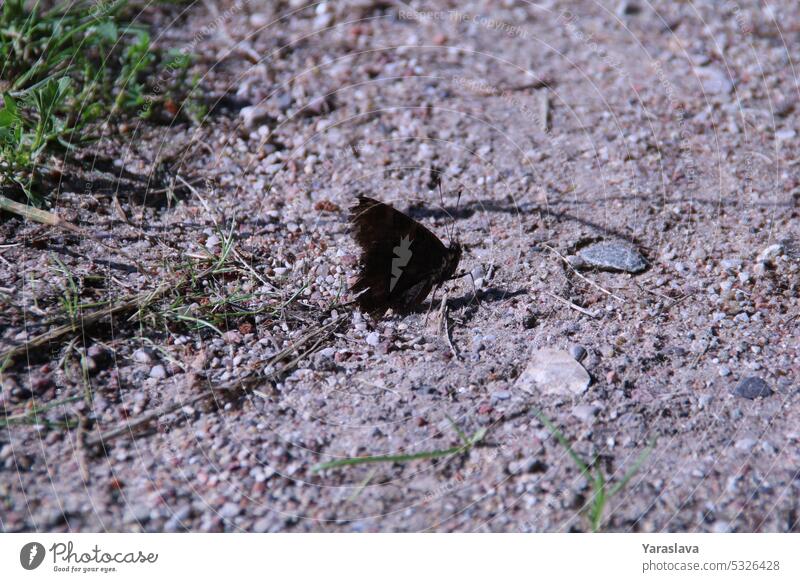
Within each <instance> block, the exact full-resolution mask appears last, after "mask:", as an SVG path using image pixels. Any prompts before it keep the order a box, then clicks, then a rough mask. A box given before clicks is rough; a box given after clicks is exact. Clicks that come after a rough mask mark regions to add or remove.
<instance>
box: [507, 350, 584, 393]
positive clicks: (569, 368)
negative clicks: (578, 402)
mask: <svg viewBox="0 0 800 582" xmlns="http://www.w3.org/2000/svg"><path fill="white" fill-rule="evenodd" d="M590 382H591V378H590V377H589V372H587V371H586V369H585V368H584V367H583V366H581V365H580V364H579V363H578V362H576V361H575V358H573V357H572V356H571V355H570V354H569V352H567V351H564V350H554V349H552V348H544V349H541V350H539V351H537V352H535V353H534V354H533V356H532V358H531V361H530V362H528V367H527V368H525V371H524V372H522V374H521V375H520V377H519V378H517V382H516V384H515V385H516V386H517V387H519V388H521V389H522V390H525V391H526V392H530V393H533V394H560V395H566V396H578V395H580V394H583V393H584V392H586V389H587V388H589V384H590Z"/></svg>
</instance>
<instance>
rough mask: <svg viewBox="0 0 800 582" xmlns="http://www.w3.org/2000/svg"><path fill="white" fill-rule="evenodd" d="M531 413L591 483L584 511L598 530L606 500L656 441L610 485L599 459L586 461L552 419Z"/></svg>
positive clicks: (635, 470)
mask: <svg viewBox="0 0 800 582" xmlns="http://www.w3.org/2000/svg"><path fill="white" fill-rule="evenodd" d="M533 413H534V414H535V415H536V418H538V419H539V421H540V422H541V423H542V424H544V426H545V427H546V428H547V430H549V431H550V433H551V434H552V435H553V436H554V437H555V438H556V440H557V441H558V443H559V444H560V445H561V446H562V447H564V449H566V451H567V454H568V455H569V457H570V459H572V461H573V462H574V463H575V465H577V467H578V469H580V471H581V475H582V476H585V477H586V478H587V479H589V481H590V482H591V484H592V496H591V498H590V499H589V500H588V501H587V502H586V505H584V508H583V510H584V512H585V515H586V517H587V519H588V521H589V525H590V527H591V528H592V531H594V532H597V531H600V528H601V527H602V525H603V521H604V514H605V509H606V506H607V505H608V502H609V501H610V500H611V498H613V497H614V496H616V495H617V494H619V493H620V491H622V490H623V489H624V488H625V487H626V486H627V485H628V483H629V482H630V480H631V479H632V478H633V477H634V475H636V473H638V472H639V469H640V468H641V467H642V465H643V464H644V462H645V461H646V460H647V458H648V457H649V456H650V454H651V453H652V452H653V449H654V448H655V445H656V442H655V439H653V440H651V441H650V442H649V443H648V445H647V447H646V448H645V449H644V451H642V452H641V454H640V455H639V457H638V458H637V459H636V461H635V462H634V463H633V465H632V466H631V468H630V469H629V470H628V471H627V473H625V475H623V477H622V479H620V480H619V481H617V482H616V483H614V485H611V484H610V483H609V482H608V479H607V477H606V475H605V474H604V473H603V469H602V468H601V467H600V465H599V462H598V461H599V459H598V458H595V459H594V460H593V461H591V462H587V461H585V460H584V459H582V458H581V457H580V455H578V453H576V452H575V449H573V448H572V445H571V444H570V443H569V441H568V440H567V439H566V437H565V436H564V435H563V433H562V432H561V431H560V430H558V428H556V426H555V425H554V424H553V423H552V421H551V420H550V419H549V418H548V417H547V416H546V415H545V414H544V413H543V412H541V411H540V410H537V409H534V410H533Z"/></svg>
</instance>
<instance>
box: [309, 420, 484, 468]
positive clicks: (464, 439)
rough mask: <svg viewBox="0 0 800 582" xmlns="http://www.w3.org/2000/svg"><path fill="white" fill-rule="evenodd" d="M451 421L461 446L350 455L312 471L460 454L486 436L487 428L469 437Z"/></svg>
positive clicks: (318, 466)
mask: <svg viewBox="0 0 800 582" xmlns="http://www.w3.org/2000/svg"><path fill="white" fill-rule="evenodd" d="M448 420H450V423H451V424H452V425H453V427H454V428H455V430H456V433H457V434H458V437H459V438H460V439H461V444H460V445H459V446H455V447H450V448H447V449H437V450H433V451H421V452H419V453H410V454H399V455H377V456H368V457H350V458H347V459H337V460H335V461H328V462H327V463H320V464H319V465H315V466H314V467H313V468H312V469H311V471H312V472H314V473H317V472H319V471H324V470H326V469H335V468H336V467H347V466H350V465H364V464H368V463H407V462H409V461H418V460H421V459H437V458H440V457H449V456H452V455H459V454H462V453H466V452H467V451H469V450H470V449H471V448H472V447H474V446H475V445H477V444H478V443H479V442H481V441H482V440H483V437H485V436H486V429H485V428H481V429H478V430H477V431H475V433H474V434H473V435H472V436H471V437H468V436H467V435H466V434H465V433H464V432H463V431H462V430H461V429H460V428H459V427H458V426H457V425H456V424H455V423H454V422H453V421H452V420H451V419H448Z"/></svg>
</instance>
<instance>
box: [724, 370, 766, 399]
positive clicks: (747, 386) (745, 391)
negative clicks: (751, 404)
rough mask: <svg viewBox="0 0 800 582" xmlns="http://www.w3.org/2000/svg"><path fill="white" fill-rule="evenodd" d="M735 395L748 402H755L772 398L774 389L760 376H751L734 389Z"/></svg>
mask: <svg viewBox="0 0 800 582" xmlns="http://www.w3.org/2000/svg"><path fill="white" fill-rule="evenodd" d="M733 393H734V394H736V396H741V397H742V398H747V399H748V400H755V399H756V398H766V397H767V396H772V388H770V387H769V384H767V383H766V382H765V381H764V380H762V379H761V378H759V377H758V376H750V377H749V378H744V379H742V381H741V382H739V383H738V384H737V385H736V388H734V390H733Z"/></svg>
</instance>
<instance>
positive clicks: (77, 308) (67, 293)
mask: <svg viewBox="0 0 800 582" xmlns="http://www.w3.org/2000/svg"><path fill="white" fill-rule="evenodd" d="M53 260H55V262H56V263H57V264H58V270H59V272H60V273H61V274H62V275H63V276H64V280H65V284H64V292H63V293H62V295H61V299H60V302H61V307H62V308H63V309H64V311H65V312H66V314H67V319H69V321H70V323H71V324H72V326H73V327H75V326H76V325H77V324H78V321H79V319H80V314H81V297H80V295H81V293H80V290H79V289H78V285H77V284H76V283H75V279H74V278H73V277H72V273H71V272H70V271H69V269H68V268H67V267H66V266H65V265H64V263H62V262H61V261H59V260H58V258H56V257H53Z"/></svg>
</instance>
